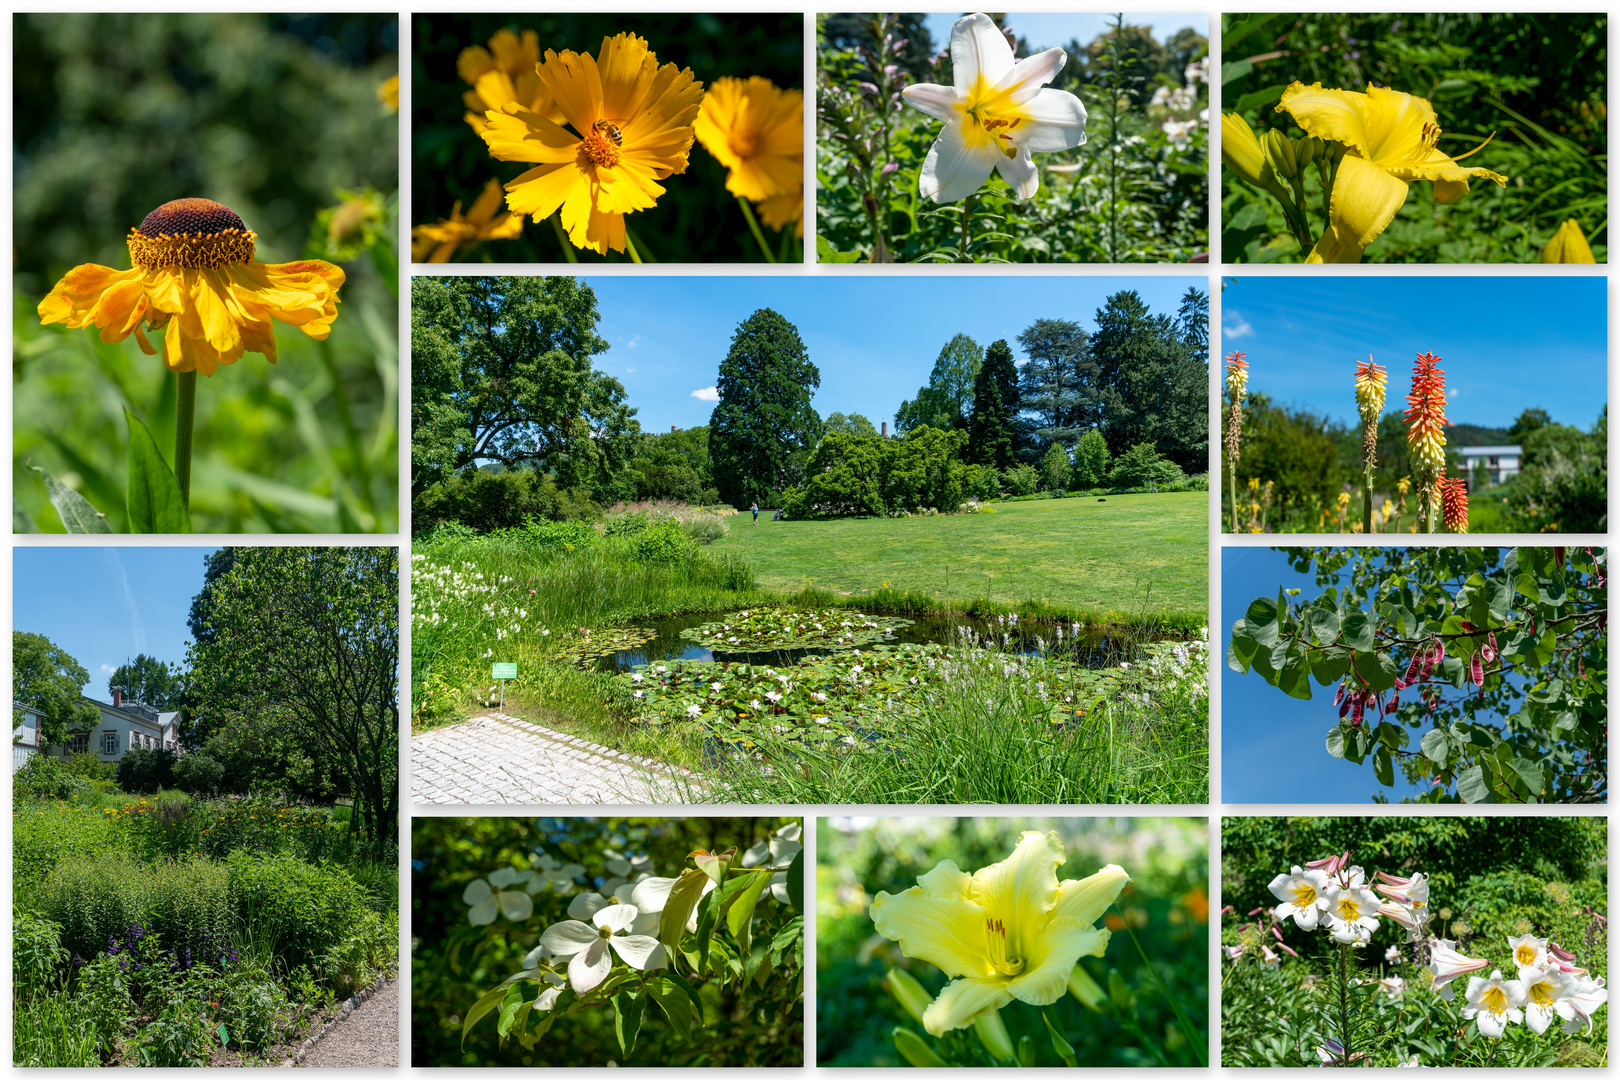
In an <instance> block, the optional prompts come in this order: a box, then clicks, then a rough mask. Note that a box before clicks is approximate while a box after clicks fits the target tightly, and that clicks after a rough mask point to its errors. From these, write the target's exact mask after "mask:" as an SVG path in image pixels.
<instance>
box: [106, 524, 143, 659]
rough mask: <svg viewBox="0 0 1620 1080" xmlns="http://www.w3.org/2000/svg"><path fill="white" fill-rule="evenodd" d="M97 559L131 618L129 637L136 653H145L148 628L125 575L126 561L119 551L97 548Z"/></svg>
mask: <svg viewBox="0 0 1620 1080" xmlns="http://www.w3.org/2000/svg"><path fill="white" fill-rule="evenodd" d="M96 558H97V561H98V562H100V563H101V569H102V571H103V572H104V573H105V574H106V575H107V576H108V577H109V578H111V579H112V581H113V585H114V586H115V589H114V592H115V594H116V595H117V597H118V599H119V601H120V602H121V603H122V605H123V608H124V611H125V613H126V614H127V615H128V616H129V636H130V642H131V644H132V645H133V646H134V649H135V652H137V653H143V652H145V651H146V626H145V624H143V623H142V622H141V612H140V609H139V608H138V607H136V606H135V593H134V591H133V590H131V589H130V587H129V575H128V574H126V573H124V561H123V560H122V559H120V558H119V557H118V549H117V548H97V549H96Z"/></svg>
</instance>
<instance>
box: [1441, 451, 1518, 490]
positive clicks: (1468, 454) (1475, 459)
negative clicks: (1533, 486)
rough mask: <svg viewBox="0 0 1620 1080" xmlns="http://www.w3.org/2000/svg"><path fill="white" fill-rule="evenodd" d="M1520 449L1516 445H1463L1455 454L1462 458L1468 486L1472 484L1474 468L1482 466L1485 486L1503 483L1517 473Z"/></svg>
mask: <svg viewBox="0 0 1620 1080" xmlns="http://www.w3.org/2000/svg"><path fill="white" fill-rule="evenodd" d="M1521 455H1522V450H1521V449H1520V448H1519V447H1517V446H1463V447H1459V448H1458V449H1457V456H1458V457H1460V458H1462V460H1463V475H1464V476H1466V477H1467V478H1468V485H1469V487H1470V488H1472V487H1473V484H1474V470H1475V469H1476V468H1482V469H1483V470H1484V472H1485V477H1486V480H1485V483H1486V486H1487V487H1495V486H1496V485H1497V484H1505V483H1507V482H1508V481H1509V480H1511V479H1513V478H1514V477H1515V476H1518V475H1519V458H1520V456H1521Z"/></svg>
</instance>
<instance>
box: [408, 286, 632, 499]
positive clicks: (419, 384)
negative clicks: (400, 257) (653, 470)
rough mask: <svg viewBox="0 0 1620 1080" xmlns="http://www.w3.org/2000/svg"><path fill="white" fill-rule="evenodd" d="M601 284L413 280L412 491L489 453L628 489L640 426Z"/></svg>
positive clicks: (561, 478) (565, 479) (576, 480)
mask: <svg viewBox="0 0 1620 1080" xmlns="http://www.w3.org/2000/svg"><path fill="white" fill-rule="evenodd" d="M598 318H599V316H598V313H597V309H596V294H595V293H594V292H593V291H592V290H591V288H590V286H588V285H586V284H585V283H584V282H581V281H578V280H576V279H574V278H568V277H441V278H415V279H413V280H412V282H411V494H412V496H413V497H414V496H416V495H419V494H420V493H421V492H422V491H424V490H426V488H427V487H428V486H429V485H431V484H433V483H436V482H439V481H441V480H444V479H446V478H447V477H448V476H450V475H451V474H452V473H455V472H459V471H461V470H464V469H468V468H473V467H475V466H476V465H478V464H481V463H485V462H499V463H500V464H501V465H503V466H505V467H506V468H519V467H532V468H536V469H539V470H541V471H542V472H544V473H546V474H548V475H551V476H553V477H554V478H555V479H556V481H557V484H558V486H560V487H563V488H572V487H580V488H584V489H586V490H588V491H589V492H590V493H591V494H592V495H593V496H595V497H598V498H616V497H619V496H620V495H621V494H623V493H624V491H623V488H624V484H625V480H624V477H623V476H622V474H623V472H624V471H625V470H626V468H627V467H628V465H629V461H630V457H631V455H632V454H633V453H634V451H635V449H636V445H637V441H638V440H637V438H636V437H637V435H638V434H639V433H640V430H641V428H640V425H639V424H638V423H637V422H636V421H635V419H634V416H635V410H634V409H632V408H630V407H629V406H628V405H626V404H625V392H624V387H623V386H622V385H621V384H620V383H619V381H618V380H617V379H614V378H610V377H609V376H607V375H604V374H603V373H601V372H599V371H597V370H595V369H594V368H593V367H592V365H591V358H592V357H594V356H597V355H598V354H600V353H602V352H604V351H606V349H607V347H608V345H607V341H606V340H605V339H603V338H602V337H601V336H599V335H598V334H597V332H596V324H597V320H598Z"/></svg>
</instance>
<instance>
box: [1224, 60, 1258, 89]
mask: <svg viewBox="0 0 1620 1080" xmlns="http://www.w3.org/2000/svg"><path fill="white" fill-rule="evenodd" d="M1253 70H1254V64H1252V63H1250V62H1249V60H1248V59H1247V58H1245V59H1242V60H1228V61H1227V62H1226V63H1224V64H1222V65H1221V85H1222V86H1225V85H1226V84H1227V83H1229V82H1231V81H1232V80H1233V79H1241V78H1243V76H1245V75H1247V74H1248V73H1249V72H1251V71H1253Z"/></svg>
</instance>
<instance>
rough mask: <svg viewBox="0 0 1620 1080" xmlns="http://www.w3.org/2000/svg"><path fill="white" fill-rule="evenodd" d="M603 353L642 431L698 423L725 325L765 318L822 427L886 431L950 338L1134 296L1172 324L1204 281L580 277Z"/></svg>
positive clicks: (1016, 351) (1087, 315)
mask: <svg viewBox="0 0 1620 1080" xmlns="http://www.w3.org/2000/svg"><path fill="white" fill-rule="evenodd" d="M585 280H586V281H587V282H588V283H589V284H590V286H591V288H592V289H594V290H595V292H596V298H597V302H598V307H599V309H600V312H601V316H602V320H601V323H600V324H599V325H598V327H597V332H598V333H599V334H601V335H602V336H603V337H604V338H606V339H607V340H608V342H609V343H610V344H611V348H609V350H608V351H607V352H605V353H602V354H601V355H599V356H597V357H596V367H597V368H598V369H599V370H601V371H604V372H606V373H607V374H609V375H612V376H613V377H614V378H616V379H618V380H619V381H621V382H622V383H624V386H625V390H626V391H627V392H628V394H629V399H630V404H631V405H632V406H634V407H636V408H637V409H638V410H639V412H638V413H637V414H636V418H637V419H638V420H640V421H641V427H642V430H643V431H668V430H669V427H670V425H671V424H676V425H679V426H680V427H682V428H688V427H695V426H697V425H699V424H706V423H708V420H709V414H710V412H712V411H713V409H714V401H713V400H704V399H701V398H696V397H694V396H693V393H694V391H702V390H704V389H705V388H712V387H713V386H714V384H715V379H716V377H717V375H718V373H719V370H720V361H721V360H723V359H725V356H726V352H727V350H728V349H730V347H731V337H732V334H733V333H734V332H735V331H736V329H737V325H738V324H739V323H741V322H742V321H743V320H744V319H746V318H747V317H748V316H749V315H751V314H753V313H754V311H756V310H757V309H759V308H762V307H768V308H771V309H772V310H774V311H776V312H777V313H778V314H780V315H781V316H782V317H783V318H785V319H787V320H788V321H789V322H791V323H793V324H794V325H795V326H797V327H798V328H799V334H800V336H801V337H802V338H803V339H804V343H805V347H806V348H807V349H808V351H809V353H810V360H811V362H812V363H814V364H815V365H816V366H817V367H818V368H819V369H820V370H821V388H820V389H819V390H817V391H816V394H815V396H814V397H813V398H812V399H811V404H812V405H814V406H815V408H816V410H817V411H818V412H820V413H821V415H822V416H826V415H828V414H829V413H834V412H842V413H861V414H862V415H864V416H865V417H866V418H867V419H869V420H871V421H872V423H874V424H879V423H881V422H882V421H884V420H890V421H892V420H893V418H894V413H895V410H896V409H898V408H899V407H900V403H901V402H902V401H904V400H907V399H909V398H912V397H915V396H916V393H917V390H918V388H919V387H921V386H923V385H925V384H926V383H927V382H928V374H929V372H930V371H932V370H933V367H934V361H935V360H936V359H937V358H938V357H939V353H940V350H941V349H943V348H944V347H945V344H946V342H948V341H950V340H951V338H952V337H953V336H955V335H956V334H959V333H962V334H967V335H969V336H970V337H972V338H973V340H974V341H977V342H978V343H979V345H980V346H981V347H983V346H987V345H989V344H990V343H991V342H992V341H995V340H996V339H998V338H1005V339H1007V343H1008V344H1009V345H1011V346H1012V348H1013V355H1014V357H1015V358H1017V359H1019V360H1022V359H1024V354H1023V350H1022V349H1020V348H1019V346H1018V334H1019V333H1020V332H1021V331H1022V330H1024V328H1025V327H1027V326H1029V325H1030V324H1031V323H1033V322H1034V321H1035V320H1036V319H1069V320H1072V321H1074V322H1077V323H1079V324H1080V325H1081V326H1083V327H1085V328H1086V329H1088V330H1090V329H1093V328H1094V327H1095V322H1094V320H1093V316H1094V315H1095V313H1096V311H1097V309H1098V308H1100V307H1102V306H1103V304H1104V302H1105V301H1106V300H1107V298H1108V297H1109V296H1112V295H1113V294H1115V293H1117V292H1121V291H1124V290H1127V289H1133V290H1135V291H1136V292H1137V293H1139V294H1140V295H1141V297H1142V299H1143V301H1144V302H1145V303H1146V304H1147V305H1148V307H1149V308H1150V309H1151V310H1152V311H1154V312H1155V313H1159V312H1162V313H1165V314H1171V315H1173V314H1175V312H1176V309H1177V307H1179V305H1180V303H1181V294H1182V293H1184V292H1186V291H1187V287H1188V286H1189V285H1196V286H1198V287H1199V288H1201V289H1207V288H1208V284H1207V282H1208V278H1206V277H1166V276H1159V277H1137V278H1130V277H1114V276H1108V277H1070V276H1057V275H1054V276H1052V277H943V276H927V277H881V278H877V277H868V278H859V279H857V278H846V277H837V278H834V277H825V278H785V277H758V278H746V277H715V278H705V277H636V278H631V277H587V278H586V279H585Z"/></svg>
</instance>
